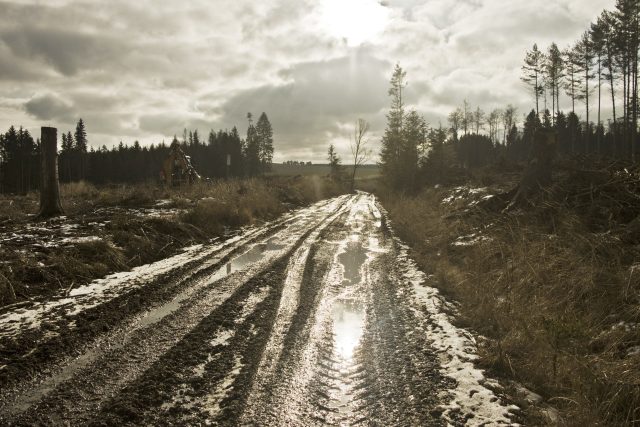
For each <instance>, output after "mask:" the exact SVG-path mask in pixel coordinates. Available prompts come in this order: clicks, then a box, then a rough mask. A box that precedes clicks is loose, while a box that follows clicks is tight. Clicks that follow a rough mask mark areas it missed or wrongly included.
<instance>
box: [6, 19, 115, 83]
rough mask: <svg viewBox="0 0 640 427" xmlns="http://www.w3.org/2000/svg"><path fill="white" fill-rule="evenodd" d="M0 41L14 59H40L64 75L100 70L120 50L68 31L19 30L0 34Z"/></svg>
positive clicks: (100, 39)
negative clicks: (85, 70)
mask: <svg viewBox="0 0 640 427" xmlns="http://www.w3.org/2000/svg"><path fill="white" fill-rule="evenodd" d="M0 39H1V40H2V41H3V42H4V43H5V44H6V45H7V46H8V47H9V49H10V50H11V52H12V53H13V54H14V55H15V56H18V57H23V58H33V59H38V60H41V61H43V62H45V63H47V64H50V65H51V66H52V67H53V68H54V69H55V70H57V71H58V72H60V73H62V74H64V75H66V76H71V75H73V74H75V73H77V72H78V70H79V69H81V68H96V67H100V66H102V65H104V64H105V63H107V62H108V61H112V60H115V59H116V58H117V57H118V56H119V55H120V54H121V53H122V52H123V51H124V49H123V47H124V46H122V43H121V42H119V41H117V40H114V39H112V38H109V37H104V36H103V37H97V36H95V35H92V34H83V33H79V32H77V31H72V30H59V29H51V28H47V29H44V28H20V29H13V30H9V31H3V32H0Z"/></svg>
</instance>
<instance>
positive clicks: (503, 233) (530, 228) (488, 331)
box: [382, 189, 640, 425]
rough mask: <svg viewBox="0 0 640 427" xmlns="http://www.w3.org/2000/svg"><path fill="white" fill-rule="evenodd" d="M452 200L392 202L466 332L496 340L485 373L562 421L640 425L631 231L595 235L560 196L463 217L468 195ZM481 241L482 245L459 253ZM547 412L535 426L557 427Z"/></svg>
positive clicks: (432, 195) (638, 323)
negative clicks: (526, 391)
mask: <svg viewBox="0 0 640 427" xmlns="http://www.w3.org/2000/svg"><path fill="white" fill-rule="evenodd" d="M447 194H449V191H448V190H433V189H432V190H427V191H425V192H423V193H422V194H420V195H419V196H418V197H415V198H406V197H398V196H393V195H383V196H382V198H383V204H384V205H385V207H386V208H387V209H388V211H389V213H390V216H391V219H392V221H393V226H394V228H395V230H396V231H397V232H398V234H399V235H400V237H401V238H402V239H404V240H405V241H407V243H409V244H410V245H411V246H412V247H413V250H414V255H415V257H416V259H417V260H418V262H419V263H420V264H421V267H422V268H423V269H424V270H425V271H426V272H428V273H432V274H434V275H436V277H437V279H438V283H439V287H440V288H441V289H442V291H443V292H444V293H445V294H447V295H448V296H449V297H450V298H452V299H454V300H456V301H458V302H459V303H460V305H459V307H460V315H461V316H460V323H461V325H462V326H465V327H468V328H470V329H472V330H475V331H476V332H477V333H478V334H480V335H482V336H485V337H487V338H488V340H486V341H481V342H482V345H481V347H480V352H481V356H482V358H481V363H482V364H483V365H484V367H486V368H488V369H489V370H491V371H492V372H493V373H494V374H496V375H500V376H502V377H504V378H509V379H514V380H517V381H519V382H521V383H523V384H524V385H525V386H527V387H529V388H531V389H532V390H534V391H536V392H537V393H539V394H541V395H542V396H543V397H544V398H545V404H547V405H551V406H553V407H555V408H557V409H558V410H559V411H560V415H561V419H560V421H559V422H558V423H559V424H562V425H631V424H633V423H634V422H636V423H637V422H640V421H638V420H640V347H639V346H640V308H639V307H640V265H636V264H635V262H636V260H638V259H639V256H640V251H639V250H638V247H637V246H636V245H635V244H630V243H628V242H625V241H624V239H625V236H627V234H628V230H627V231H623V230H624V229H625V227H617V228H615V227H610V228H608V229H607V230H603V229H602V227H601V225H602V224H599V225H598V227H594V224H592V222H593V221H592V218H593V217H592V216H591V215H588V214H587V213H588V211H587V210H585V209H579V208H577V207H572V206H571V205H568V204H567V203H565V202H563V201H562V200H561V199H558V200H556V199H554V198H549V199H547V200H546V201H545V202H544V203H541V204H540V207H538V208H531V209H529V210H525V211H518V212H514V213H512V214H508V215H502V214H499V213H494V212H490V211H485V210H482V209H479V208H476V209H471V210H468V211H466V213H465V214H464V215H460V214H457V213H458V212H459V211H458V208H461V207H465V208H466V207H467V203H468V202H469V198H468V197H467V198H462V199H461V200H459V201H458V202H457V203H453V204H451V205H449V204H446V203H442V200H443V198H444V197H445V196H446V195H447ZM452 213H455V214H453V215H452ZM614 219H615V218H614ZM609 221H612V219H611V218H609ZM618 225H620V224H618ZM472 233H475V235H476V236H478V235H480V236H484V237H483V238H484V240H482V239H480V240H477V241H476V242H475V243H474V244H470V245H467V246H460V245H454V242H456V240H457V239H458V238H459V237H460V236H468V235H470V234H472ZM625 233H626V234H625ZM468 240H469V239H467V241H468ZM458 241H459V240H458ZM520 403H521V405H523V406H525V407H526V406H527V404H526V403H524V402H520ZM538 409H539V408H536V407H529V408H527V409H526V411H525V412H526V414H527V416H528V421H529V424H532V425H540V424H545V423H551V422H550V421H549V420H548V419H547V418H545V417H544V416H542V415H541V413H540V411H539V410H538Z"/></svg>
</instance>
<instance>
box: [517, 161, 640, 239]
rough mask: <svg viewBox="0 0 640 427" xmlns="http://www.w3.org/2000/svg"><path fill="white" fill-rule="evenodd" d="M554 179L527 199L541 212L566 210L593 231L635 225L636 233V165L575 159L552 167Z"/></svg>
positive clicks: (639, 204) (639, 177)
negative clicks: (553, 168) (554, 169)
mask: <svg viewBox="0 0 640 427" xmlns="http://www.w3.org/2000/svg"><path fill="white" fill-rule="evenodd" d="M556 171H557V172H556V177H555V179H554V181H553V182H552V184H551V185H549V186H548V187H546V188H542V189H541V191H540V192H539V193H538V194H537V195H536V196H535V197H534V198H532V199H531V200H529V202H530V204H531V205H532V207H533V208H534V209H535V208H540V209H543V210H549V209H551V210H553V211H557V210H569V211H571V212H572V213H574V214H575V215H577V216H578V217H580V218H582V219H583V220H584V222H585V223H586V224H587V225H588V226H589V228H591V229H592V231H594V232H604V231H608V230H613V229H619V228H621V227H628V226H630V225H631V226H635V223H636V222H637V223H638V231H639V232H640V220H639V219H638V218H639V217H640V166H639V165H631V164H628V163H621V162H617V161H610V162H604V161H594V160H592V159H586V158H578V159H574V160H573V161H571V162H565V163H560V164H557V165H556Z"/></svg>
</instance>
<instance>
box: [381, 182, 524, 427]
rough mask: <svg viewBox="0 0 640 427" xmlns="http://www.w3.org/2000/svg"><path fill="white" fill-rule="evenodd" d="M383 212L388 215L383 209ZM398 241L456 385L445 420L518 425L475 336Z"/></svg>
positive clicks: (418, 303)
mask: <svg viewBox="0 0 640 427" xmlns="http://www.w3.org/2000/svg"><path fill="white" fill-rule="evenodd" d="M476 191H480V189H478V190H476ZM380 210H381V211H382V212H385V211H384V208H382V207H381V208H380ZM394 240H395V243H396V245H397V247H398V255H397V264H398V265H399V266H400V268H399V270H400V271H403V278H404V279H405V280H406V281H407V282H409V283H411V285H412V290H413V299H414V304H415V307H416V308H414V309H413V310H414V313H415V314H416V316H419V317H424V316H425V314H424V312H423V310H426V319H425V323H426V329H427V333H428V335H429V336H430V338H431V339H432V340H433V341H432V346H433V348H434V349H435V351H436V352H437V353H438V356H439V358H440V371H441V373H442V374H443V375H444V376H446V377H449V378H451V379H453V380H454V382H455V384H456V385H455V386H454V388H453V389H452V390H448V392H447V396H448V399H449V401H448V402H447V403H445V404H444V405H443V406H442V408H443V409H444V411H443V417H444V418H445V420H446V421H447V422H448V423H451V424H453V425H459V419H460V417H459V415H460V414H461V415H462V419H465V420H466V421H465V425H467V426H481V425H482V426H484V425H517V424H515V423H514V422H513V421H512V417H513V414H512V412H513V411H516V410H519V408H518V407H517V406H515V405H506V404H504V403H503V402H502V401H501V400H500V398H499V397H498V396H496V394H495V393H494V392H493V391H492V390H491V389H490V388H489V386H490V387H494V388H497V387H499V384H498V383H497V382H495V381H493V380H491V379H489V378H487V377H485V375H484V371H483V370H482V369H478V368H476V367H475V365H474V361H475V360H477V359H478V355H477V347H476V342H475V339H474V337H473V335H472V334H471V333H469V332H468V331H466V330H464V329H462V328H457V327H455V326H454V325H453V324H452V319H451V317H450V315H449V314H447V313H446V311H447V310H449V311H451V310H452V309H453V306H452V305H451V304H449V303H448V302H447V301H446V300H445V299H444V297H442V296H441V295H440V293H439V291H438V290H437V289H436V288H434V287H432V286H428V285H427V283H428V281H429V277H428V276H427V275H426V274H425V273H423V272H422V271H421V270H420V269H419V268H418V266H417V264H416V263H415V261H413V259H411V257H410V256H409V247H408V246H407V245H405V244H404V243H402V242H401V241H400V239H398V238H394Z"/></svg>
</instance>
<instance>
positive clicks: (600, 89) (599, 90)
mask: <svg viewBox="0 0 640 427" xmlns="http://www.w3.org/2000/svg"><path fill="white" fill-rule="evenodd" d="M601 100H602V58H601V57H600V53H598V127H597V128H596V132H597V137H598V143H597V144H598V155H600V154H601V153H602V151H601V149H600V108H601V106H602V105H601Z"/></svg>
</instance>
